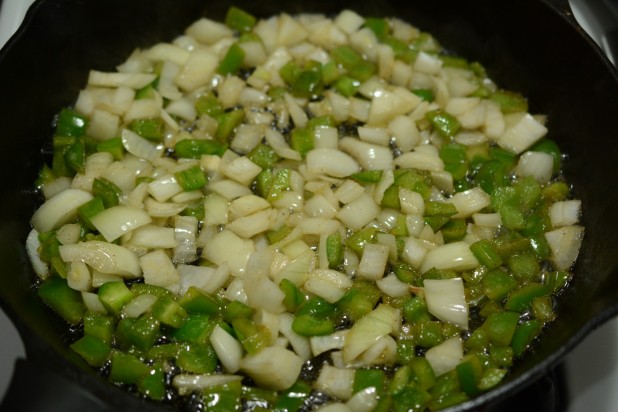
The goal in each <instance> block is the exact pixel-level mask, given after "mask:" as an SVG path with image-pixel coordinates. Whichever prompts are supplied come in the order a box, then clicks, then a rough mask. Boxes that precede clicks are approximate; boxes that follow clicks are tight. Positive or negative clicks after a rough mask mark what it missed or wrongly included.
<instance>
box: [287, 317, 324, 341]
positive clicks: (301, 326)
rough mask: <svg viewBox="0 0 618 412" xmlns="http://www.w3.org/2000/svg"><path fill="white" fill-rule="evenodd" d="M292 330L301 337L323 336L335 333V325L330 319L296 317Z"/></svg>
mask: <svg viewBox="0 0 618 412" xmlns="http://www.w3.org/2000/svg"><path fill="white" fill-rule="evenodd" d="M292 329H293V330H294V332H296V333H298V334H299V335H301V336H323V335H330V334H331V333H333V332H334V331H335V323H334V322H333V321H332V320H331V319H328V318H318V317H315V316H311V315H296V316H295V317H294V321H293V322H292Z"/></svg>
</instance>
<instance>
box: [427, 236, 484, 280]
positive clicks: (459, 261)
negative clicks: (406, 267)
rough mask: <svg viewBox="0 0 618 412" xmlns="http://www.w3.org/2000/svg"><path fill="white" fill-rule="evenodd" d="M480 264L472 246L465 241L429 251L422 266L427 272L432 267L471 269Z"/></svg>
mask: <svg viewBox="0 0 618 412" xmlns="http://www.w3.org/2000/svg"><path fill="white" fill-rule="evenodd" d="M478 265H479V261H478V260H476V257H475V256H474V254H473V253H472V252H471V251H470V247H469V245H468V244H467V243H465V242H463V241H459V242H452V243H447V244H445V245H442V246H438V247H437V248H435V249H432V250H430V251H428V252H427V254H426V255H425V259H424V260H423V263H422V265H421V267H420V269H421V272H422V273H425V272H427V271H428V270H429V269H431V268H436V269H453V270H469V269H474V268H475V267H477V266H478Z"/></svg>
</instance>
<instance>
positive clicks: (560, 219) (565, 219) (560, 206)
mask: <svg viewBox="0 0 618 412" xmlns="http://www.w3.org/2000/svg"><path fill="white" fill-rule="evenodd" d="M581 206H582V202H581V200H563V201H560V202H556V203H554V204H552V205H551V206H550V208H549V219H550V220H551V224H552V226H553V227H560V226H570V225H574V224H575V223H577V222H579V216H580V214H581Z"/></svg>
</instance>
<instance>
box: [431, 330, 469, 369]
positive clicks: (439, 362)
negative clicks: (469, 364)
mask: <svg viewBox="0 0 618 412" xmlns="http://www.w3.org/2000/svg"><path fill="white" fill-rule="evenodd" d="M425 358H427V360H428V361H429V364H430V365H431V367H432V368H433V371H434V373H435V374H436V376H440V375H442V374H444V373H446V372H448V371H451V370H453V369H455V367H456V366H457V365H459V363H460V362H461V361H462V359H463V342H462V341H461V338H460V337H459V336H456V337H454V338H450V339H447V340H445V341H444V342H442V343H441V344H439V345H437V346H434V347H433V348H430V349H428V350H427V352H425Z"/></svg>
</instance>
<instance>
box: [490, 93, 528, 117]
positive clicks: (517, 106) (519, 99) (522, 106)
mask: <svg viewBox="0 0 618 412" xmlns="http://www.w3.org/2000/svg"><path fill="white" fill-rule="evenodd" d="M489 99H490V100H492V101H494V102H496V103H498V105H500V110H502V112H503V113H516V112H527V111H528V102H527V101H526V99H525V98H524V97H523V96H522V95H521V94H519V93H515V92H512V91H508V90H497V91H495V92H494V93H492V94H491V96H489Z"/></svg>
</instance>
